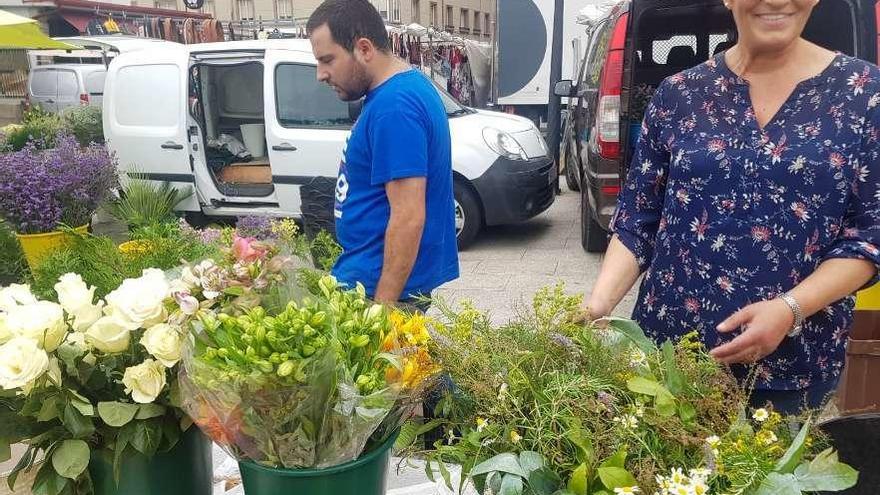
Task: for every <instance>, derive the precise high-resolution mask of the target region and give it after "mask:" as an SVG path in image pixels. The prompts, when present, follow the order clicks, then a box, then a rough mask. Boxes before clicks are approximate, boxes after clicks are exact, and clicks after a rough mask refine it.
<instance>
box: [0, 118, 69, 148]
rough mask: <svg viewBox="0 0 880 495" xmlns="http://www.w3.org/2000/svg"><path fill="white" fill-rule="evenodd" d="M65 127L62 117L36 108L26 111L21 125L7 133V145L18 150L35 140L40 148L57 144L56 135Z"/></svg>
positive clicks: (35, 143)
mask: <svg viewBox="0 0 880 495" xmlns="http://www.w3.org/2000/svg"><path fill="white" fill-rule="evenodd" d="M63 128H64V125H63V122H62V121H61V117H59V116H58V115H55V114H53V113H48V112H44V111H42V110H40V109H39V108H35V109H33V110H30V111H29V112H26V113H25V115H24V119H23V121H22V124H21V125H20V126H15V127H13V128H11V129H10V131H9V132H7V133H6V138H5V147H6V149H7V150H10V151H18V150H21V149H22V148H24V147H25V145H27V144H28V142H33V143H34V145H35V146H36V147H37V148H39V149H47V148H52V147H54V146H55V137H56V136H57V135H58V133H59V132H61V131H62V130H63Z"/></svg>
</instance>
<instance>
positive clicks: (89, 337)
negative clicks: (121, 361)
mask: <svg viewBox="0 0 880 495" xmlns="http://www.w3.org/2000/svg"><path fill="white" fill-rule="evenodd" d="M86 342H88V343H89V344H90V345H91V346H92V347H94V348H95V349H97V350H99V351H101V352H103V353H107V354H114V353H119V352H124V351H126V350H127V349H128V345H129V343H131V330H129V329H128V328H126V327H125V326H124V325H122V324H121V323H120V322H118V321H116V318H113V317H112V316H105V317H103V318H101V319H99V320H98V321H96V322H95V323H94V324H92V326H90V327H89V329H88V330H87V331H86Z"/></svg>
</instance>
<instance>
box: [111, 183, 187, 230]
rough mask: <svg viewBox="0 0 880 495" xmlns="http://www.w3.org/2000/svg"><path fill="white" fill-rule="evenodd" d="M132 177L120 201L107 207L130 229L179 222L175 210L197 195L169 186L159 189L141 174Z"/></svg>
mask: <svg viewBox="0 0 880 495" xmlns="http://www.w3.org/2000/svg"><path fill="white" fill-rule="evenodd" d="M129 177H130V178H129V180H128V181H126V183H125V185H124V186H123V187H122V190H121V191H120V197H119V198H117V199H114V200H113V201H110V202H109V203H108V204H107V211H108V213H110V215H111V216H113V218H115V219H117V220H119V221H121V222H124V223H125V224H126V225H128V227H129V228H130V229H136V228H142V227H147V226H150V225H156V224H161V223H166V222H171V221H173V220H175V216H174V207H175V206H177V204H178V203H180V202H181V201H183V200H185V199H187V198H189V197H190V196H192V194H193V191H192V189H185V190H181V189H177V188H175V187H174V186H172V185H171V183H169V182H163V183H161V184H158V185H157V184H156V183H155V182H154V181H150V180H146V179H145V178H144V177H143V176H142V175H139V174H130V176H129Z"/></svg>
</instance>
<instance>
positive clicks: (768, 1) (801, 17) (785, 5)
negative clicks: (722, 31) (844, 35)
mask: <svg viewBox="0 0 880 495" xmlns="http://www.w3.org/2000/svg"><path fill="white" fill-rule="evenodd" d="M724 4H725V5H726V6H727V8H729V9H730V11H731V12H732V13H733V18H734V20H735V21H736V27H737V31H738V32H739V43H740V44H742V45H745V46H746V47H748V48H749V49H750V50H753V51H757V52H767V51H777V50H781V49H784V48H785V47H787V46H790V45H791V44H792V43H793V42H794V41H795V40H797V39H798V38H799V37H800V36H801V34H802V33H803V31H804V26H806V25H807V21H808V20H809V19H810V14H811V13H812V12H813V9H814V8H815V7H816V5H818V4H819V0H725V2H724Z"/></svg>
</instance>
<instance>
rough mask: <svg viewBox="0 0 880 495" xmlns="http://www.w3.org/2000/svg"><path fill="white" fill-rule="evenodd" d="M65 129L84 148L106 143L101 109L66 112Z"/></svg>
mask: <svg viewBox="0 0 880 495" xmlns="http://www.w3.org/2000/svg"><path fill="white" fill-rule="evenodd" d="M63 121H64V128H65V129H66V130H67V131H68V132H69V133H71V134H73V135H74V136H76V139H77V141H79V143H80V144H82V145H83V146H87V145H89V144H91V143H103V142H104V123H103V121H102V119H101V107H96V106H87V107H76V108H72V109H70V110H67V111H65V112H64V117H63Z"/></svg>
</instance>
